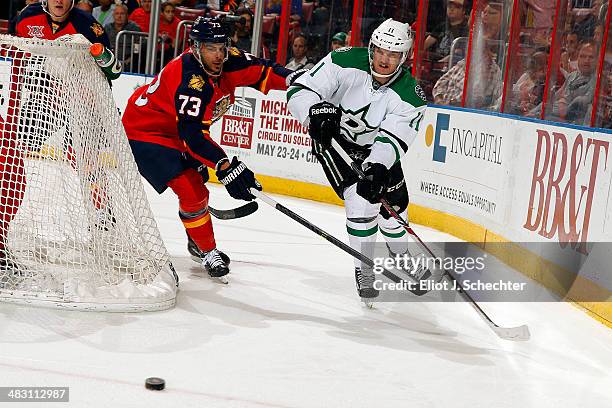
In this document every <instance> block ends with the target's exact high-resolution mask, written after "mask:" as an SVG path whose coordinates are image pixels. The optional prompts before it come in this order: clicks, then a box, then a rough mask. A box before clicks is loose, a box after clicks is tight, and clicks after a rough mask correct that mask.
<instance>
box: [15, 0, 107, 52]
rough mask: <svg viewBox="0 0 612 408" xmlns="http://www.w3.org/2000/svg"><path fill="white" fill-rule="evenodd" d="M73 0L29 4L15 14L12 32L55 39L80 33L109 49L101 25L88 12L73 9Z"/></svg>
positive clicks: (52, 0)
mask: <svg viewBox="0 0 612 408" xmlns="http://www.w3.org/2000/svg"><path fill="white" fill-rule="evenodd" d="M74 1H75V0H43V1H41V2H40V3H34V4H30V5H29V6H27V7H26V8H25V9H23V11H22V12H21V14H19V17H18V19H17V24H16V26H15V35H17V36H18V37H30V38H44V39H46V40H55V39H57V38H60V37H61V36H64V35H66V34H82V35H83V36H84V37H85V38H87V39H88V40H89V41H90V42H91V43H92V44H93V43H101V44H103V45H104V46H105V47H106V48H110V42H109V40H108V36H107V35H106V32H105V31H104V28H103V27H102V26H101V25H100V23H98V22H97V21H96V19H95V18H93V17H92V16H91V14H88V13H86V12H84V11H82V10H80V9H77V8H74Z"/></svg>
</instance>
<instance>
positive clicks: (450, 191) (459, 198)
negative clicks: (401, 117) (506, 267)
mask: <svg viewBox="0 0 612 408" xmlns="http://www.w3.org/2000/svg"><path fill="white" fill-rule="evenodd" d="M500 121H503V119H499V120H495V121H485V120H482V121H475V120H474V115H473V114H470V113H467V112H460V111H449V110H442V109H435V108H429V109H427V111H426V113H425V119H424V120H423V123H422V124H421V127H422V128H421V129H420V132H419V135H418V136H417V139H416V140H415V142H414V143H413V144H412V146H411V147H410V151H409V152H408V155H407V157H406V159H405V162H404V163H405V165H404V168H405V169H404V171H405V173H406V180H408V185H409V187H410V188H409V192H410V195H411V201H413V202H416V203H418V204H421V205H424V206H428V207H433V208H436V209H439V210H442V211H445V212H448V211H449V210H450V212H451V213H454V214H458V215H459V214H463V213H465V211H469V212H470V213H472V214H473V218H475V221H476V222H479V223H482V222H480V221H481V220H483V219H486V220H489V221H493V222H496V223H499V224H501V223H502V222H503V218H504V215H505V209H506V206H505V199H506V192H507V188H506V187H507V186H506V180H507V177H506V175H507V173H508V166H509V164H510V162H511V155H512V148H513V146H512V143H513V139H512V137H511V131H512V121H510V120H508V121H507V122H508V123H501V122H500Z"/></svg>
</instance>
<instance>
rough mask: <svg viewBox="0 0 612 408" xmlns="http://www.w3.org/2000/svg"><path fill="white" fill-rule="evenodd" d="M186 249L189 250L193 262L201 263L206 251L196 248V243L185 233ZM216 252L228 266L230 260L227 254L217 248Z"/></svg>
mask: <svg viewBox="0 0 612 408" xmlns="http://www.w3.org/2000/svg"><path fill="white" fill-rule="evenodd" d="M187 251H189V254H190V255H191V259H192V260H193V261H194V262H196V263H199V264H201V263H202V260H203V259H204V255H205V254H206V252H204V251H202V250H201V249H200V248H198V246H197V245H196V243H195V242H193V240H192V239H191V237H190V236H189V235H187ZM217 252H219V255H220V256H221V259H222V260H223V262H225V264H226V265H227V266H229V264H230V262H231V260H230V258H229V256H227V255H226V254H225V253H223V252H221V251H219V250H218V249H217Z"/></svg>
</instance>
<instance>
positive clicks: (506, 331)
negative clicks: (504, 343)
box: [332, 139, 530, 341]
mask: <svg viewBox="0 0 612 408" xmlns="http://www.w3.org/2000/svg"><path fill="white" fill-rule="evenodd" d="M332 147H333V148H334V149H335V150H336V152H337V153H338V154H339V155H340V157H342V159H343V160H344V161H345V162H346V164H347V165H349V166H350V167H351V168H352V169H353V171H354V172H355V174H357V177H359V178H360V179H364V178H365V177H366V176H365V174H363V170H362V169H361V166H360V165H359V164H357V163H355V162H354V161H353V159H351V157H350V156H349V155H348V153H347V152H346V151H345V150H344V149H343V148H342V146H340V144H339V143H338V142H337V141H336V139H332ZM380 203H381V204H382V205H383V207H385V209H386V210H387V211H388V212H389V214H391V216H392V217H393V218H395V220H396V221H397V222H398V223H399V224H400V225H401V226H402V227H404V229H405V230H406V231H407V232H408V233H409V234H410V235H412V236H413V237H414V238H415V240H416V241H417V244H418V245H419V246H420V247H421V249H422V250H423V251H424V252H425V253H428V254H429V255H430V256H431V257H432V258H434V259H435V258H437V257H436V255H434V253H433V252H432V251H431V250H430V249H429V247H427V245H425V243H424V242H423V241H422V240H421V238H420V237H419V236H418V235H417V234H416V233H415V232H414V230H413V229H412V228H410V226H409V225H408V222H407V221H405V220H404V219H403V218H402V217H401V216H400V215H399V214H398V213H397V212H396V211H395V210H394V209H393V207H391V205H390V204H389V203H388V202H387V200H385V199H384V198H382V199H381V200H380ZM444 276H446V277H448V279H449V280H450V281H451V283H453V288H455V289H456V290H457V292H458V293H459V295H460V296H461V297H462V298H463V299H464V300H465V301H467V302H469V303H470V305H472V307H473V308H474V310H476V312H478V315H479V316H480V317H481V318H482V319H483V320H484V321H485V323H486V324H487V325H488V326H489V327H490V328H491V329H492V330H493V331H494V332H495V334H497V335H498V336H499V337H500V338H502V339H505V340H515V341H516V340H522V341H525V340H529V337H530V334H529V328H528V327H527V325H522V326H518V327H501V326H499V325H498V324H496V323H495V322H494V321H493V320H491V318H490V317H489V315H487V314H486V312H485V311H484V310H482V309H481V308H480V306H479V305H478V303H476V301H475V300H474V299H473V298H472V297H471V296H470V295H469V294H468V293H467V292H465V290H463V288H462V286H461V284H460V283H458V282H457V279H456V278H455V277H454V276H453V275H452V274H451V273H450V271H448V270H446V269H444V273H443V275H442V277H444Z"/></svg>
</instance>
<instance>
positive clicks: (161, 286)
mask: <svg viewBox="0 0 612 408" xmlns="http://www.w3.org/2000/svg"><path fill="white" fill-rule="evenodd" d="M0 132H1V133H0V142H1V151H0V300H2V301H10V302H23V303H33V304H39V305H41V304H42V305H55V306H59V307H65V308H77V309H92V310H107V311H139V310H160V309H166V308H169V307H171V306H173V305H174V302H175V296H176V281H175V275H174V273H173V271H172V270H171V267H170V264H169V257H168V253H167V251H166V249H165V247H164V244H163V242H162V240H161V237H160V234H159V230H158V228H157V224H156V223H155V220H154V218H153V215H152V212H151V210H150V207H149V204H148V202H147V199H146V195H145V192H144V188H143V185H142V181H141V178H140V175H139V173H138V169H137V167H136V164H135V162H134V159H133V156H132V153H131V151H130V147H129V144H128V141H127V138H126V136H125V131H124V130H123V127H122V125H121V119H120V117H119V113H118V111H117V108H116V106H115V103H114V100H113V96H112V93H111V90H110V88H109V85H108V83H107V81H106V79H105V78H104V76H103V74H102V73H101V72H100V70H99V69H98V67H97V66H96V64H95V62H94V61H93V59H92V57H91V56H90V55H89V43H87V41H86V40H85V39H84V38H83V37H81V36H70V37H68V38H66V37H64V38H62V39H60V40H55V41H46V40H38V39H24V38H15V37H9V36H4V35H0Z"/></svg>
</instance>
